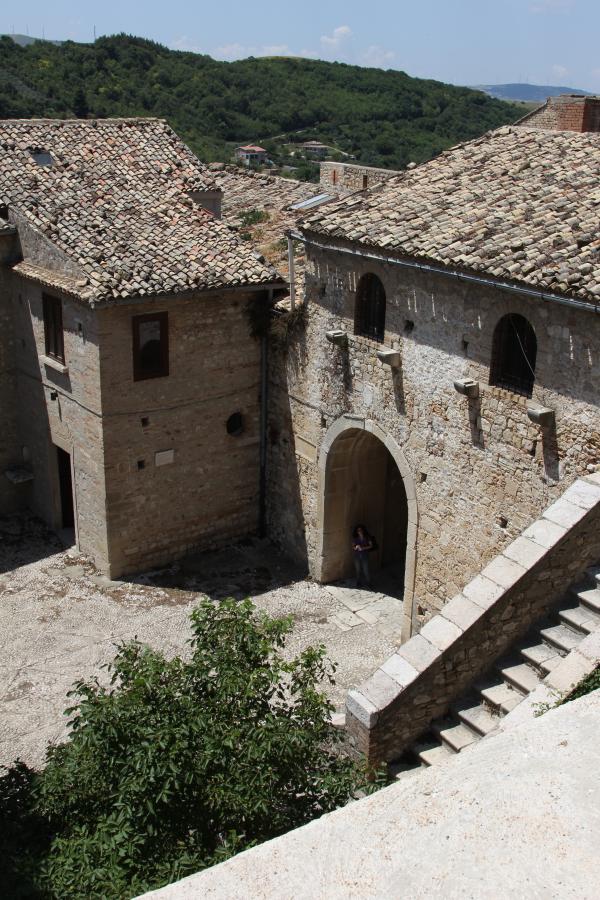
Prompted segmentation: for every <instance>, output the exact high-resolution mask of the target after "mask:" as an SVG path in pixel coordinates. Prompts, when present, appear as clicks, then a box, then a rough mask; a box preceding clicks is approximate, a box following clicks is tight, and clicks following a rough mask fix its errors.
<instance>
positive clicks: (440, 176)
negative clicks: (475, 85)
mask: <svg viewBox="0 0 600 900" xmlns="http://www.w3.org/2000/svg"><path fill="white" fill-rule="evenodd" d="M301 228H302V230H303V231H305V232H309V233H310V232H316V233H317V234H319V235H325V236H327V237H329V238H339V239H342V240H346V241H351V242H359V243H361V244H364V245H367V246H370V247H374V248H378V249H380V250H382V251H384V252H385V253H388V254H390V255H394V256H399V257H404V258H407V259H416V260H428V261H433V262H435V263H437V264H438V265H440V264H441V265H442V266H445V267H448V268H449V269H452V270H461V271H467V272H469V271H471V272H474V273H479V274H482V275H485V276H486V277H492V278H495V279H501V280H508V281H511V282H516V283H523V284H525V285H527V286H530V287H532V288H535V289H538V290H540V291H548V292H553V293H559V294H565V295H567V296H572V297H576V298H580V299H582V300H585V301H592V302H598V301H600V135H599V134H589V133H588V134H577V133H574V132H550V131H542V130H538V129H530V128H523V127H518V128H515V127H512V128H511V127H505V128H500V129H497V130H496V131H492V132H490V133H488V134H486V135H484V136H483V137H482V138H480V139H478V140H474V141H470V142H469V143H466V144H462V145H459V146H458V147H454V148H453V149H451V150H448V151H446V152H445V153H442V154H441V155H440V156H438V157H437V158H436V159H434V160H432V161H431V162H428V163H424V164H423V165H421V166H418V167H417V168H414V169H412V170H410V171H407V172H404V173H402V174H400V175H398V176H396V177H394V178H391V179H389V180H388V181H386V182H385V183H384V184H382V185H379V186H377V187H374V188H373V189H372V190H369V191H365V192H361V193H360V194H353V195H351V196H349V197H346V198H344V199H342V200H339V201H335V202H332V203H328V204H327V205H326V206H324V207H322V208H320V209H318V210H317V211H316V212H314V213H312V214H310V215H307V216H305V217H304V218H303V219H302V222H301Z"/></svg>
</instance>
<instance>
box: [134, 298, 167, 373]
mask: <svg viewBox="0 0 600 900" xmlns="http://www.w3.org/2000/svg"><path fill="white" fill-rule="evenodd" d="M132 324H133V379H134V381H144V380H145V379H146V378H162V377H164V376H165V375H168V374H169V314H168V313H166V312H163V313H153V314H151V315H147V316H134V317H133V319H132Z"/></svg>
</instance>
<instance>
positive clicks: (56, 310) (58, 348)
mask: <svg viewBox="0 0 600 900" xmlns="http://www.w3.org/2000/svg"><path fill="white" fill-rule="evenodd" d="M42 307H43V312H44V340H45V345H46V356H50V357H52V359H56V360H58V361H59V362H61V363H63V364H64V361H65V344H64V336H63V317H62V300H61V299H60V297H52V296H50V294H43V295H42Z"/></svg>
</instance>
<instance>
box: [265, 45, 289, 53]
mask: <svg viewBox="0 0 600 900" xmlns="http://www.w3.org/2000/svg"><path fill="white" fill-rule="evenodd" d="M260 55H261V56H291V55H292V51H291V50H290V48H289V47H288V45H287V44H267V45H266V46H265V47H263V48H262V52H261V54H260Z"/></svg>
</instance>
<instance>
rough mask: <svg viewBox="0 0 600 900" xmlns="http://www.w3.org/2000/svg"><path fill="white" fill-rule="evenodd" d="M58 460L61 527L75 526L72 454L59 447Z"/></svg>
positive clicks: (57, 449) (57, 451) (57, 450)
mask: <svg viewBox="0 0 600 900" xmlns="http://www.w3.org/2000/svg"><path fill="white" fill-rule="evenodd" d="M56 460H57V463H58V483H59V489H60V527H61V528H75V509H74V506H73V477H72V475H71V456H70V454H69V453H67V452H66V451H65V450H63V449H62V447H57V448H56Z"/></svg>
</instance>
